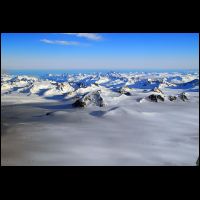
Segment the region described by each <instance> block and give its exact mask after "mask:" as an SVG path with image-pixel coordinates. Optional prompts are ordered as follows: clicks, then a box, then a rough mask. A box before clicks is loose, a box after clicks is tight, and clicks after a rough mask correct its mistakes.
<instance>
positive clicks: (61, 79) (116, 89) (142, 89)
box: [1, 72, 199, 105]
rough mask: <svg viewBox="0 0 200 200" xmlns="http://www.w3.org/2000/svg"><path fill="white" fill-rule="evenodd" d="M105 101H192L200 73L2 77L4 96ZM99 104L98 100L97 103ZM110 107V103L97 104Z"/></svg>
mask: <svg viewBox="0 0 200 200" xmlns="http://www.w3.org/2000/svg"><path fill="white" fill-rule="evenodd" d="M95 91H96V92H97V91H100V92H101V95H100V97H99V99H101V98H102V99H103V100H104V101H105V102H109V101H115V100H116V98H118V97H120V96H121V95H125V96H138V95H139V96H140V97H138V98H137V99H140V100H138V102H144V100H143V99H148V100H151V101H153V102H159V101H165V100H169V101H175V100H178V99H181V100H182V101H185V100H189V99H190V98H189V96H191V95H190V94H191V93H194V92H195V93H197V92H199V74H198V73H188V74H182V73H116V72H108V73H94V74H81V73H80V74H74V75H73V74H61V75H53V74H48V75H45V76H41V77H39V78H37V77H34V76H26V75H23V76H22V75H20V76H12V75H7V74H2V75H1V95H3V96H5V95H11V94H20V95H22V94H23V95H25V96H33V95H36V96H40V97H44V98H48V97H49V98H51V97H52V98H55V99H56V98H57V97H59V99H60V98H63V99H70V98H74V101H77V99H81V98H82V99H84V98H83V96H85V95H87V94H90V97H88V98H89V99H90V100H91V101H92V99H93V100H94V99H98V98H96V97H97V96H99V94H97V93H96V94H94V93H95ZM91 95H94V96H95V98H94V97H92V96H91ZM94 102H96V100H95V101H94ZM95 104H96V105H101V104H102V105H104V104H105V105H106V103H100V104H99V103H97V102H96V103H95Z"/></svg>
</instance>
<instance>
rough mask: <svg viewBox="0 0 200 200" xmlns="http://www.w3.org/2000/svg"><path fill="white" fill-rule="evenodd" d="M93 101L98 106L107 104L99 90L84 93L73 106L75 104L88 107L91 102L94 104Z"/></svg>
mask: <svg viewBox="0 0 200 200" xmlns="http://www.w3.org/2000/svg"><path fill="white" fill-rule="evenodd" d="M92 103H93V104H94V105H96V106H99V107H103V106H105V104H104V100H103V98H102V97H101V95H100V91H99V90H98V91H95V92H91V93H88V94H86V95H84V96H83V97H81V98H80V99H78V100H77V101H76V102H75V103H74V104H73V106H75V107H82V108H83V107H86V106H88V105H89V104H92Z"/></svg>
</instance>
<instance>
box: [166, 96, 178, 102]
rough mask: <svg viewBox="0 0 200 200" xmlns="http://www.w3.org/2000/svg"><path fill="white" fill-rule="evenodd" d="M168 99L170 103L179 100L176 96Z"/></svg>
mask: <svg viewBox="0 0 200 200" xmlns="http://www.w3.org/2000/svg"><path fill="white" fill-rule="evenodd" d="M168 98H169V100H170V101H175V100H176V99H177V98H176V96H169V97H168Z"/></svg>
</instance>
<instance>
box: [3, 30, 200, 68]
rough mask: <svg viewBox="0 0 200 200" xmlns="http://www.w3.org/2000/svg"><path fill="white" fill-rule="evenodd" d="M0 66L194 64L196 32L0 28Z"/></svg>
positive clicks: (86, 66) (127, 66)
mask: <svg viewBox="0 0 200 200" xmlns="http://www.w3.org/2000/svg"><path fill="white" fill-rule="evenodd" d="M1 66H2V68H4V69H197V68H198V67H199V34H197V33H187V34H186V33H185V34H183V33H179V34H178V33H176V34H175V33H156V34H153V33H70V34H69V33H23V34H22V33H2V34H1Z"/></svg>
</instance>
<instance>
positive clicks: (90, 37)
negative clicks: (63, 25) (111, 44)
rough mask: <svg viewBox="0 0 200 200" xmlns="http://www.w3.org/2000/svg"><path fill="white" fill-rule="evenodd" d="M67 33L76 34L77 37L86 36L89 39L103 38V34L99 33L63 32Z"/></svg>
mask: <svg viewBox="0 0 200 200" xmlns="http://www.w3.org/2000/svg"><path fill="white" fill-rule="evenodd" d="M63 34H66V35H75V36H77V37H84V38H87V39H89V40H102V39H103V38H102V36H101V35H99V34H97V33H63Z"/></svg>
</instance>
